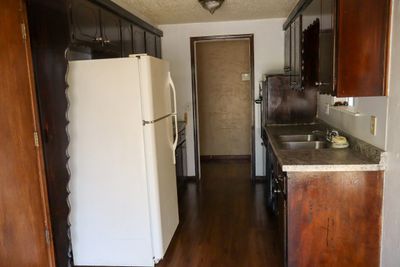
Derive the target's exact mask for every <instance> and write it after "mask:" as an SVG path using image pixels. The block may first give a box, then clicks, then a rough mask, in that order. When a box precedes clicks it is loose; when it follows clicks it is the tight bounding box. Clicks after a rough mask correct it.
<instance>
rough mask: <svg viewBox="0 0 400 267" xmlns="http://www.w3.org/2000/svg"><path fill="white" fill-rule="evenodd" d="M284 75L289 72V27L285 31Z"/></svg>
mask: <svg viewBox="0 0 400 267" xmlns="http://www.w3.org/2000/svg"><path fill="white" fill-rule="evenodd" d="M284 71H285V73H288V72H290V27H288V28H287V29H286V30H285V66H284Z"/></svg>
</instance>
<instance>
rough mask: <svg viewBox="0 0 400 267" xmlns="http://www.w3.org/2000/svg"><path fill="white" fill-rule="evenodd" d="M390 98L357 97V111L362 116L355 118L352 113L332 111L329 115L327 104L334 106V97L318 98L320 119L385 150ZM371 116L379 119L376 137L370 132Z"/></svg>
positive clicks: (324, 96)
mask: <svg viewBox="0 0 400 267" xmlns="http://www.w3.org/2000/svg"><path fill="white" fill-rule="evenodd" d="M387 103H388V98H387V97H384V96H381V97H356V98H355V110H356V111H358V112H359V113H360V114H361V116H357V117H356V116H354V115H353V114H351V113H350V112H343V111H339V110H336V109H332V108H331V109H330V110H329V115H327V114H326V113H325V107H326V104H333V97H331V96H328V95H320V96H319V97H318V118H320V119H322V120H324V121H326V122H327V123H329V124H330V125H332V126H334V127H337V128H338V129H341V130H343V131H345V132H347V133H349V134H351V135H353V136H355V137H357V138H359V139H361V140H364V141H365V142H367V143H370V144H372V145H374V146H377V147H379V148H381V149H385V141H386V117H387ZM371 116H376V117H377V125H376V128H377V129H376V135H375V136H374V135H372V134H371V132H370V121H371Z"/></svg>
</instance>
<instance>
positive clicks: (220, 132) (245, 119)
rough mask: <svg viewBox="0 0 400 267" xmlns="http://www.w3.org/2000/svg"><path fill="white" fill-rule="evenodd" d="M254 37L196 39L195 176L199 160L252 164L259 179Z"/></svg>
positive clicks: (192, 41)
mask: <svg viewBox="0 0 400 267" xmlns="http://www.w3.org/2000/svg"><path fill="white" fill-rule="evenodd" d="M253 38H254V37H253V35H252V34H245V35H227V36H206V37H192V38H191V39H190V44H191V60H192V89H193V92H192V95H193V126H194V150H195V174H196V177H197V178H198V179H199V178H200V177H201V169H200V164H201V161H208V160H227V159H228V160H232V159H233V160H249V161H251V173H250V177H251V178H252V179H254V177H255V159H254V155H255V144H254V103H253V102H254V39H253Z"/></svg>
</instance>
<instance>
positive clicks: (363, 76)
mask: <svg viewBox="0 0 400 267" xmlns="http://www.w3.org/2000/svg"><path fill="white" fill-rule="evenodd" d="M315 7H318V8H315ZM318 10H319V12H318V13H319V14H316V15H317V17H315V18H313V14H315V11H318ZM310 11H312V12H311V13H310ZM301 17H303V22H301V20H300V23H304V26H303V36H302V37H301V39H302V40H303V42H308V44H307V47H306V49H304V47H303V48H302V50H303V52H306V50H307V51H308V52H309V50H308V48H309V47H310V46H314V47H318V51H319V52H318V75H317V78H318V79H317V80H316V82H315V84H316V86H317V87H318V90H319V92H320V93H327V94H332V95H336V96H338V97H349V96H355V97H360V96H384V95H386V93H387V92H386V82H387V81H386V70H387V53H388V43H389V24H390V0H382V1H376V0H352V1H347V0H301V1H300V2H299V3H298V5H297V6H296V7H295V9H294V10H293V12H292V13H291V14H290V16H289V18H288V20H287V22H286V23H285V24H284V29H285V30H287V29H288V28H289V27H290V28H291V30H292V31H293V29H296V27H297V25H296V24H297V23H298V19H299V18H301ZM313 19H318V20H319V27H320V30H319V37H318V39H316V40H315V42H316V43H315V44H310V43H309V42H311V41H310V40H311V39H312V38H311V39H310V36H309V32H307V38H305V36H304V30H306V29H307V27H308V26H309V24H310V23H312V20H313ZM297 42H298V37H297V36H296V32H295V33H293V32H292V33H291V47H292V49H291V57H292V59H291V60H292V62H291V68H292V69H291V72H290V74H291V75H292V76H293V78H292V80H293V84H292V88H294V89H298V88H299V87H298V84H297V82H298V78H299V77H300V78H302V79H304V80H306V79H307V78H308V76H307V74H305V77H304V78H303V77H302V72H300V75H299V71H298V69H297V67H298V63H297V60H298V54H297V53H296V49H297V47H298V45H297ZM302 60H303V64H302V65H303V68H307V66H310V65H312V64H313V63H310V61H315V55H314V54H313V53H311V54H308V55H303V58H302ZM285 70H286V61H285ZM304 71H305V72H307V69H304ZM303 84H304V82H303Z"/></svg>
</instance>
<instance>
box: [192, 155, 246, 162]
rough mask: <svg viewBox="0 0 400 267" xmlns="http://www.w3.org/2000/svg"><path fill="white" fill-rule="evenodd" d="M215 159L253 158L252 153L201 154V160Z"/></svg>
mask: <svg viewBox="0 0 400 267" xmlns="http://www.w3.org/2000/svg"><path fill="white" fill-rule="evenodd" d="M213 160H251V155H201V156H200V161H213Z"/></svg>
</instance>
